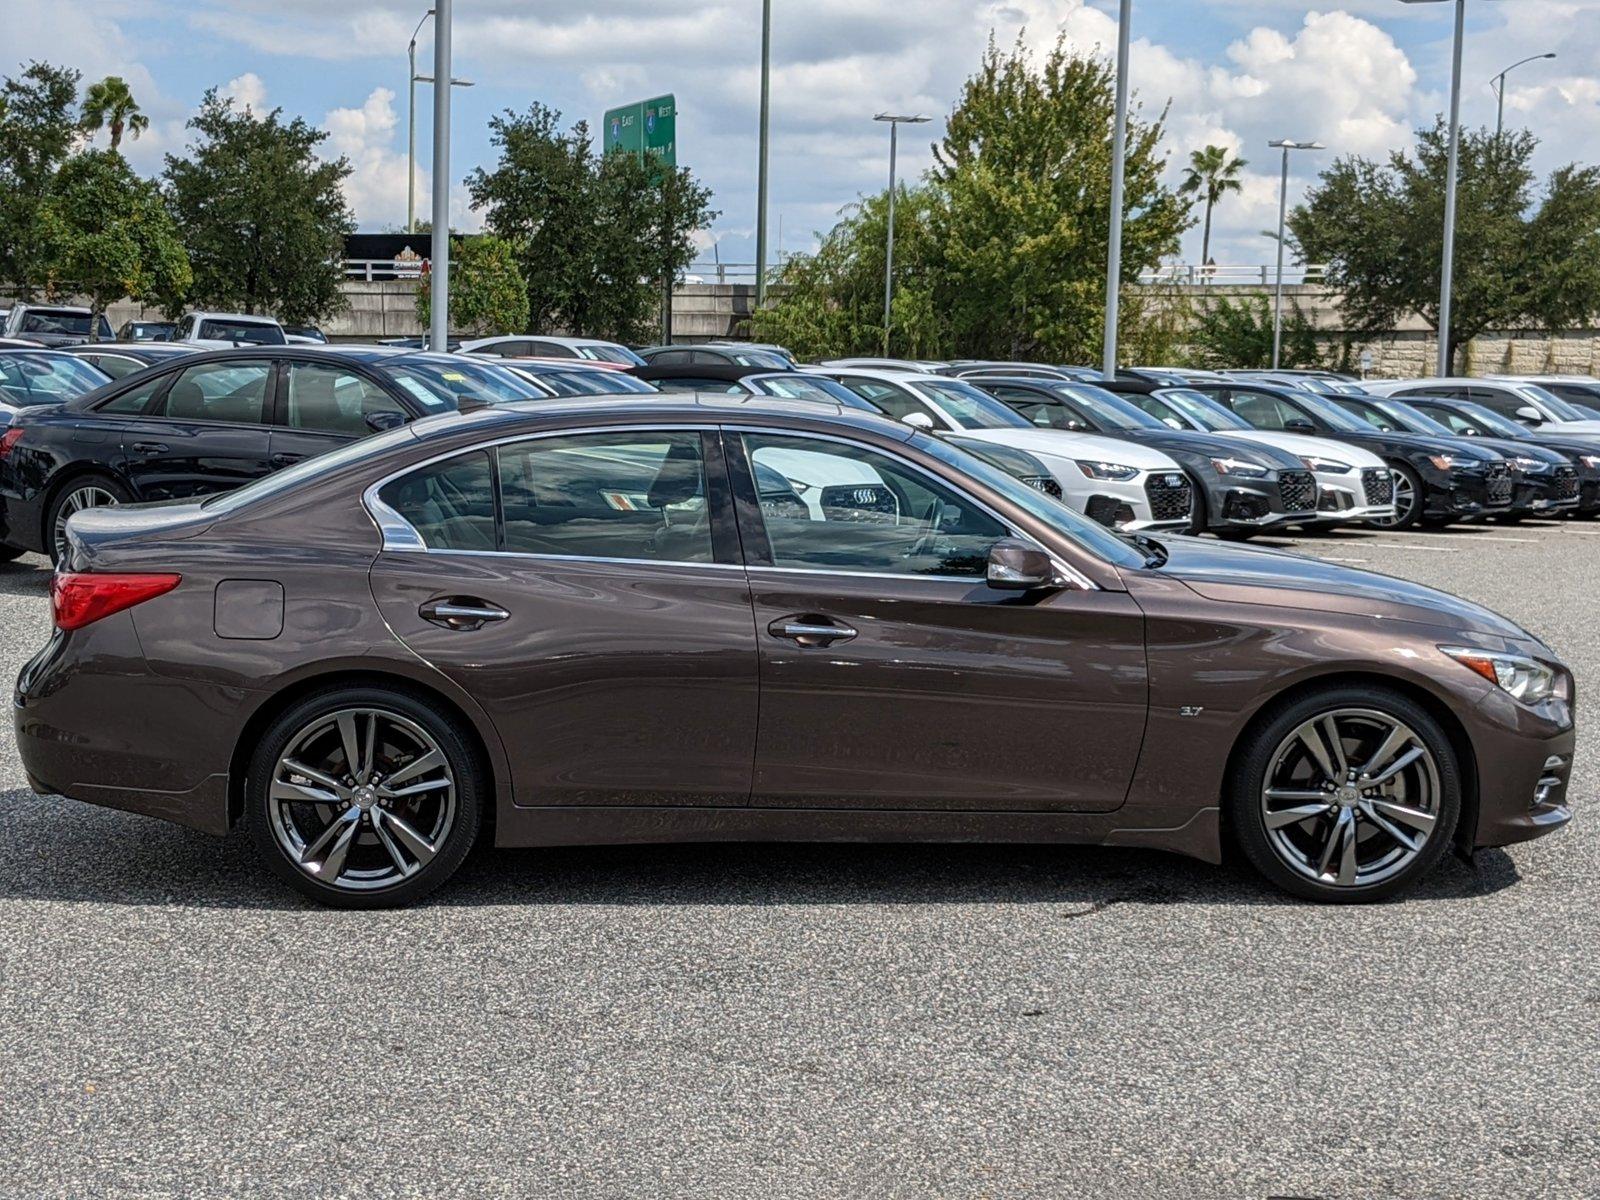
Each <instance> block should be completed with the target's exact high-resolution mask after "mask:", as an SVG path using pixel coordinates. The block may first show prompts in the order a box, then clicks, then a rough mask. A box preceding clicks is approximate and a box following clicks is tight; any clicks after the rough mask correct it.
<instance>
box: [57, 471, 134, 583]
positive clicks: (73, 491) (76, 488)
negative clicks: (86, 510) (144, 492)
mask: <svg viewBox="0 0 1600 1200" xmlns="http://www.w3.org/2000/svg"><path fill="white" fill-rule="evenodd" d="M86 489H97V490H98V491H100V492H104V493H105V494H106V495H109V496H110V497H111V503H113V504H127V503H128V502H129V501H131V500H132V499H133V493H132V492H130V491H128V489H127V488H125V487H123V486H122V484H120V483H118V482H117V481H116V480H115V479H113V478H112V477H111V476H109V475H102V474H100V473H98V472H86V473H85V474H82V475H74V476H73V477H72V478H71V479H69V480H67V482H66V483H64V484H62V485H61V487H60V488H59V489H58V490H57V491H56V494H55V495H54V496H52V497H51V498H50V507H49V508H48V509H47V510H46V512H45V520H44V552H45V553H46V554H48V555H49V556H50V561H51V562H52V563H56V562H59V561H60V559H61V551H60V544H59V539H58V537H57V536H56V526H57V525H58V524H60V523H61V521H62V515H61V514H62V510H63V509H65V508H67V506H68V503H69V502H70V501H71V500H72V498H73V497H74V496H75V495H77V494H78V493H80V492H83V491H85V490H86ZM67 515H68V516H70V515H71V513H68V514H67Z"/></svg>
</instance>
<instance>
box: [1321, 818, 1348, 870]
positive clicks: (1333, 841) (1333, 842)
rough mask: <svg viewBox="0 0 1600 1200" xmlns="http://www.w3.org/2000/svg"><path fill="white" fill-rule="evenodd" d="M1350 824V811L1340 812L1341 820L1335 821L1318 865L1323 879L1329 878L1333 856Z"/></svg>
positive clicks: (1329, 831)
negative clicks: (1346, 827)
mask: <svg viewBox="0 0 1600 1200" xmlns="http://www.w3.org/2000/svg"><path fill="white" fill-rule="evenodd" d="M1349 823H1350V810H1349V809H1348V808H1342V809H1340V810H1339V818H1338V820H1336V821H1334V823H1333V828H1332V829H1330V830H1328V840H1327V842H1326V843H1324V845H1323V847H1322V858H1321V859H1320V860H1319V861H1318V863H1317V874H1318V875H1320V876H1321V877H1322V878H1324V879H1326V878H1327V877H1328V867H1329V866H1330V865H1331V864H1332V862H1333V854H1334V851H1336V850H1337V849H1338V848H1339V843H1340V841H1341V840H1342V839H1343V837H1344V830H1345V826H1346V825H1348V824H1349Z"/></svg>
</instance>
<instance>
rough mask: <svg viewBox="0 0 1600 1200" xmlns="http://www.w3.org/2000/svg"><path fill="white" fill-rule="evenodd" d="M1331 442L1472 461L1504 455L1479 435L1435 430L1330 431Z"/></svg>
mask: <svg viewBox="0 0 1600 1200" xmlns="http://www.w3.org/2000/svg"><path fill="white" fill-rule="evenodd" d="M1328 438H1329V440H1330V441H1338V442H1350V443H1353V444H1355V445H1358V446H1374V445H1376V446H1384V447H1386V448H1387V449H1388V450H1389V452H1391V453H1396V454H1407V453H1416V454H1453V455H1455V456H1456V457H1457V458H1464V459H1470V460H1472V461H1473V462H1499V461H1500V460H1501V459H1503V458H1504V457H1505V456H1504V455H1502V454H1498V453H1496V452H1495V451H1493V450H1491V449H1489V448H1488V447H1487V446H1484V445H1482V444H1481V443H1479V439H1477V438H1466V437H1445V436H1443V435H1441V434H1434V433H1388V432H1385V431H1383V430H1379V431H1378V432H1376V433H1343V432H1340V433H1331V434H1329V435H1328Z"/></svg>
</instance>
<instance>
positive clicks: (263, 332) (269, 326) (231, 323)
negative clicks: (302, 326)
mask: <svg viewBox="0 0 1600 1200" xmlns="http://www.w3.org/2000/svg"><path fill="white" fill-rule="evenodd" d="M172 340H173V341H175V342H188V343H189V344H191V345H194V346H204V347H206V348H207V349H208V350H228V349H231V348H232V347H234V346H286V345H288V344H289V339H288V337H286V336H285V335H284V332H283V326H282V325H280V324H278V322H276V321H275V320H273V319H272V318H271V317H263V316H257V315H254V314H251V313H219V312H192V313H190V314H188V315H187V316H186V317H184V318H183V320H181V321H179V322H178V328H177V331H176V332H175V333H174V334H173V336H172Z"/></svg>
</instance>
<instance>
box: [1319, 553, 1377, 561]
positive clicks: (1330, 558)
mask: <svg viewBox="0 0 1600 1200" xmlns="http://www.w3.org/2000/svg"><path fill="white" fill-rule="evenodd" d="M1317 557H1318V558H1320V559H1321V560H1322V561H1323V562H1336V563H1364V562H1368V561H1370V560H1368V559H1365V558H1335V557H1334V556H1333V555H1331V554H1319V555H1317Z"/></svg>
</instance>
